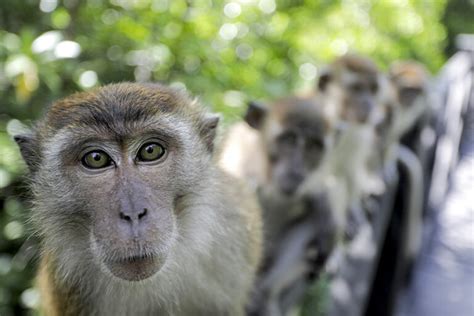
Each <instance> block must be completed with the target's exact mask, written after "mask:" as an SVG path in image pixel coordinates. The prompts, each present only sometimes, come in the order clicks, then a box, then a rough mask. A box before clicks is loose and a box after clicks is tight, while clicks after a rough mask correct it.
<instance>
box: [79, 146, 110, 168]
mask: <svg viewBox="0 0 474 316" xmlns="http://www.w3.org/2000/svg"><path fill="white" fill-rule="evenodd" d="M81 161H82V164H83V165H84V166H85V167H87V168H89V169H100V168H105V167H107V166H110V165H111V164H112V159H111V158H110V157H109V155H107V154H106V153H105V152H103V151H102V150H94V151H90V152H88V153H87V154H85V155H84V156H83V157H82V159H81Z"/></svg>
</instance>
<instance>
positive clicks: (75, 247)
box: [17, 84, 218, 281]
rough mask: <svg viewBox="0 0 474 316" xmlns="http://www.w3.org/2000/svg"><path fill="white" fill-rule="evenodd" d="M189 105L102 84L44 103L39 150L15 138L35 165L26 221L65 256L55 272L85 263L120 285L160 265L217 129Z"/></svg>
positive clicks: (163, 94)
mask: <svg viewBox="0 0 474 316" xmlns="http://www.w3.org/2000/svg"><path fill="white" fill-rule="evenodd" d="M190 102H191V101H189V100H188V99H185V98H183V97H181V96H179V95H177V94H176V92H175V91H174V90H170V89H168V88H165V87H161V86H144V85H133V84H118V85H111V86H107V87H104V88H102V89H100V90H98V91H95V92H91V93H85V94H82V95H79V96H72V97H69V98H66V99H65V100H63V101H60V102H58V103H56V104H55V105H53V107H52V109H50V111H49V112H48V113H47V116H46V120H45V121H44V122H43V124H44V125H45V126H47V128H45V129H43V130H42V131H43V133H44V134H43V135H36V136H35V137H34V139H42V140H44V141H43V142H42V143H41V145H40V146H39V147H40V148H36V149H34V150H32V149H31V148H30V147H29V146H33V145H34V142H32V141H31V140H30V139H29V138H26V137H25V138H21V140H22V141H23V143H22V142H21V141H19V140H20V138H19V139H18V140H17V141H18V143H19V144H20V147H21V150H22V154H23V156H24V157H25V159H26V160H27V162H29V163H28V165H31V166H33V165H38V168H37V169H32V171H34V172H33V190H34V191H36V192H37V194H36V204H37V206H36V208H35V212H34V213H33V215H32V217H33V218H32V220H33V222H34V223H35V224H36V228H37V230H38V232H39V234H40V235H42V237H43V239H44V241H45V243H50V244H53V243H55V244H53V245H49V248H50V249H58V250H57V251H62V252H64V253H66V254H63V255H62V256H60V257H61V258H63V259H64V258H66V259H64V260H65V263H64V264H66V263H67V264H69V263H70V262H77V263H80V262H82V261H84V262H86V263H83V264H89V265H96V266H97V267H98V268H99V269H100V270H102V271H103V272H104V273H105V275H109V276H114V277H116V278H119V279H122V280H126V281H139V280H144V279H147V278H149V277H151V276H153V275H155V274H157V273H159V271H160V269H161V268H162V267H163V266H164V265H165V264H166V261H167V258H168V256H169V255H170V253H172V252H173V247H174V245H175V244H176V243H177V240H178V239H179V227H180V224H179V223H180V215H181V214H180V212H181V208H180V201H182V200H183V199H186V197H187V196H188V195H192V194H195V190H197V189H198V188H199V185H200V183H202V182H203V181H204V180H205V179H206V174H205V173H204V172H205V171H203V170H207V169H206V168H207V166H208V165H209V164H210V162H211V159H212V143H213V139H214V135H215V133H214V132H215V127H216V126H217V122H218V118H217V117H215V116H210V115H209V116H206V115H205V114H203V113H201V112H197V111H198V110H194V108H192V107H191V108H188V106H189V103H190ZM186 110H187V111H190V112H191V113H188V115H183V114H182V112H183V111H186ZM193 111H196V112H193ZM32 139H33V138H32ZM184 144H186V145H184ZM29 152H31V153H33V152H34V153H36V154H35V155H33V154H31V155H28V154H27V153H29ZM35 159H36V161H34V160H35ZM35 187H36V188H37V189H35ZM58 235H61V236H64V238H58ZM57 240H61V241H64V240H66V241H68V242H66V243H59V242H57Z"/></svg>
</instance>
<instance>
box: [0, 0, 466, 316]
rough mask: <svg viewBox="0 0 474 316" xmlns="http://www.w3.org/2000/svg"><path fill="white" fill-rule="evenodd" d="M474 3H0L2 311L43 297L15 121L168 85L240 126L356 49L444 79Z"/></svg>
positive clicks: (18, 309) (15, 310)
mask: <svg viewBox="0 0 474 316" xmlns="http://www.w3.org/2000/svg"><path fill="white" fill-rule="evenodd" d="M473 8H474V4H473V2H472V1H471V0H454V1H449V3H448V1H446V0H417V1H416V0H383V1H379V0H361V1H348V0H340V1H332V0H319V1H316V0H306V1H305V0H281V1H275V0H236V1H219V0H214V1H212V0H197V1H191V0H188V1H184V0H87V1H80V0H63V1H59V0H41V1H36V0H24V1H17V0H2V1H0V95H1V101H0V315H18V314H22V313H30V312H31V310H32V309H34V308H35V307H36V306H37V304H38V294H37V293H36V292H35V290H34V289H33V288H32V286H33V284H32V282H33V281H32V277H33V271H34V266H35V260H34V258H35V256H36V254H35V249H36V247H35V245H34V242H25V238H26V236H27V235H28V233H27V228H26V227H25V226H24V222H25V219H26V218H27V206H26V204H25V202H24V200H25V199H24V198H25V195H26V194H27V193H26V192H25V186H24V179H22V175H23V174H24V172H25V167H24V164H23V163H22V162H21V159H20V156H19V152H18V150H17V148H16V145H15V144H14V143H13V142H12V141H11V139H10V136H8V134H7V131H8V130H9V129H12V128H15V126H16V125H17V122H18V121H16V120H21V121H23V122H28V121H29V120H33V119H35V118H37V117H38V116H39V115H41V113H42V112H43V111H44V109H45V107H46V106H47V105H48V104H50V103H51V102H52V101H53V100H55V99H57V98H59V97H62V96H64V95H67V94H70V93H71V92H74V91H78V90H85V89H89V88H92V87H94V86H98V85H102V84H105V83H109V82H117V81H161V82H166V83H170V84H171V85H173V86H177V87H181V88H186V89H188V90H189V91H191V92H192V93H193V94H195V95H199V96H200V97H201V99H202V100H203V101H204V103H206V104H208V105H209V106H210V107H212V108H213V109H214V110H215V111H219V112H222V113H223V114H224V118H225V120H226V122H231V121H233V120H236V119H237V118H239V117H240V115H241V114H242V112H243V110H244V105H245V104H246V102H247V101H248V100H250V99H272V98H275V97H278V96H283V95H286V94H288V93H290V92H292V91H295V90H304V89H309V88H310V87H311V86H313V85H314V81H315V78H316V76H317V75H318V72H319V71H320V70H321V68H322V67H323V66H324V64H325V63H326V62H328V61H330V60H331V59H332V58H334V57H335V56H339V55H342V54H345V53H347V52H358V53H362V54H366V55H369V56H371V57H372V58H373V59H374V60H375V61H376V62H377V64H378V65H379V66H380V67H381V69H386V68H387V66H388V65H389V64H390V63H391V62H392V61H394V60H396V59H406V58H412V59H416V60H418V61H420V62H422V63H424V64H425V65H426V66H427V67H428V69H429V70H430V71H431V72H432V73H433V74H435V73H436V72H437V71H438V70H439V68H440V67H441V66H442V65H443V63H444V62H445V60H446V59H447V57H449V56H450V54H451V53H452V52H453V50H454V48H453V47H454V46H453V40H454V35H456V34H457V33H459V32H461V31H462V32H471V33H474V23H472V17H473V16H474V9H473Z"/></svg>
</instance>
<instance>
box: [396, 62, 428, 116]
mask: <svg viewBox="0 0 474 316" xmlns="http://www.w3.org/2000/svg"><path fill="white" fill-rule="evenodd" d="M389 77H390V81H391V83H392V84H393V86H394V88H395V91H396V97H397V99H398V103H399V104H400V105H402V106H405V107H410V106H412V105H413V103H414V102H415V100H416V99H417V98H418V97H419V96H421V95H423V94H424V93H425V91H426V88H427V85H428V71H427V70H426V68H425V67H424V66H423V65H422V64H420V63H417V62H415V61H399V62H395V63H393V64H392V65H391V66H390V70H389Z"/></svg>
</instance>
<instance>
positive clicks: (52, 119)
mask: <svg viewBox="0 0 474 316" xmlns="http://www.w3.org/2000/svg"><path fill="white" fill-rule="evenodd" d="M170 113H175V114H178V115H179V116H180V117H181V118H189V121H190V122H192V123H193V124H195V127H197V128H198V130H199V129H200V128H202V125H200V123H202V120H203V118H204V116H205V114H206V111H205V110H204V109H203V107H202V106H200V104H199V103H198V102H197V99H191V98H190V97H189V96H188V95H187V94H186V93H184V92H182V91H177V90H175V89H172V88H170V87H167V86H163V85H160V84H151V83H148V84H138V83H129V82H124V83H118V84H111V85H108V86H104V87H101V88H97V89H93V90H90V91H87V92H80V93H76V94H73V95H71V96H69V97H66V98H64V99H62V100H59V101H57V102H55V103H54V104H53V105H52V106H51V108H50V109H49V110H48V112H47V114H46V116H45V119H44V120H43V122H41V123H40V125H42V126H41V128H40V129H39V131H40V132H44V133H45V135H38V136H40V137H41V136H43V137H50V136H51V134H54V133H55V132H57V131H58V130H60V129H62V128H65V127H73V128H74V127H82V126H89V127H91V126H94V127H101V128H105V129H107V130H108V131H109V132H113V133H114V134H115V135H117V136H121V135H127V134H128V133H129V129H127V128H126V127H127V125H126V124H128V125H129V126H132V125H133V124H134V123H140V122H143V121H144V120H145V119H147V118H150V117H154V116H157V115H160V114H161V115H166V114H170Z"/></svg>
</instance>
